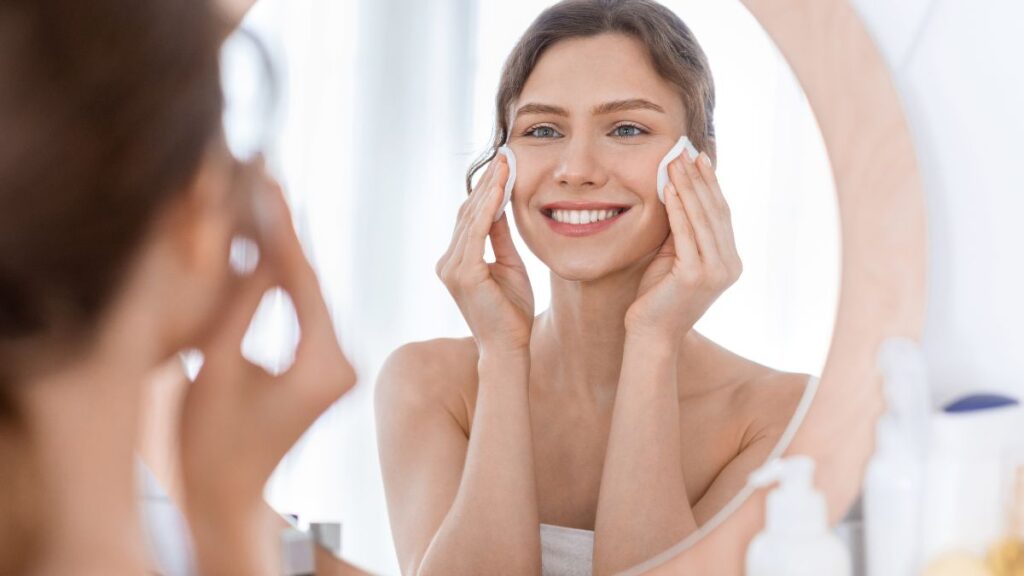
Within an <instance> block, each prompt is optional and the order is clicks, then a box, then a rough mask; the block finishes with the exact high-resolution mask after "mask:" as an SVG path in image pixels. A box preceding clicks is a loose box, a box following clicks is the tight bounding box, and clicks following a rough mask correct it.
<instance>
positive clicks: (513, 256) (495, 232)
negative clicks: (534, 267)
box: [490, 214, 526, 268]
mask: <svg viewBox="0 0 1024 576" xmlns="http://www.w3.org/2000/svg"><path fill="white" fill-rule="evenodd" d="M490 236H491V248H492V249H493V250H494V261H495V263H497V264H501V265H502V266H509V267H515V268H525V267H526V265H525V264H524V263H523V258H522V257H521V256H520V255H519V251H518V250H516V245H515V243H514V242H513V241H512V230H511V228H509V225H508V216H507V215H504V214H502V216H501V218H499V219H498V221H497V222H495V223H494V225H493V226H491V232H490Z"/></svg>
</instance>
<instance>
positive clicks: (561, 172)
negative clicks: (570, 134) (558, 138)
mask: <svg viewBox="0 0 1024 576" xmlns="http://www.w3.org/2000/svg"><path fill="white" fill-rule="evenodd" d="M554 176H555V180H556V181H557V182H558V185H559V186H560V187H563V188H569V189H572V190H581V189H594V188H600V187H602V186H604V184H605V182H606V181H607V179H608V173H607V171H606V170H605V169H604V166H603V164H602V162H601V159H600V158H599V157H598V156H597V155H596V154H595V150H594V144H593V143H592V142H590V141H588V140H587V139H584V138H573V139H571V140H570V141H569V142H568V143H566V146H565V147H564V148H563V149H562V153H561V157H560V158H559V161H558V167H557V168H556V169H555V174H554Z"/></svg>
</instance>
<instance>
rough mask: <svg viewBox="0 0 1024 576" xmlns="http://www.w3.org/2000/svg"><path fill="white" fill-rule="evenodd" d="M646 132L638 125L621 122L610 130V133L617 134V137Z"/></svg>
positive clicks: (639, 134)
mask: <svg viewBox="0 0 1024 576" xmlns="http://www.w3.org/2000/svg"><path fill="white" fill-rule="evenodd" d="M646 133H647V132H646V131H645V130H644V129H643V128H641V127H639V126H634V125H632V124H623V125H622V126H616V127H615V130H612V135H614V136H617V137H619V138H635V137H637V136H642V135H643V134H646Z"/></svg>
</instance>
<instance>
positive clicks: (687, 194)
mask: <svg viewBox="0 0 1024 576" xmlns="http://www.w3.org/2000/svg"><path fill="white" fill-rule="evenodd" d="M684 156H685V155H684ZM669 180H670V181H671V182H672V185H673V186H675V188H676V190H677V191H678V197H679V200H680V202H681V203H682V205H683V210H684V211H685V212H686V218H687V220H688V221H689V223H690V227H691V229H692V230H693V238H694V240H696V245H697V250H698V252H700V257H701V259H702V260H703V261H704V262H714V261H716V260H719V254H718V244H717V241H716V239H715V234H714V232H713V231H712V229H711V221H710V218H709V217H708V214H707V212H706V211H705V210H704V205H703V204H701V202H700V200H699V199H698V198H697V191H696V189H695V187H694V184H693V180H691V178H690V176H689V175H688V173H687V172H685V171H684V170H683V169H682V168H680V167H679V165H678V164H676V163H674V162H673V164H672V166H670V167H669Z"/></svg>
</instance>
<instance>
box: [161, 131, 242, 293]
mask: <svg viewBox="0 0 1024 576" xmlns="http://www.w3.org/2000/svg"><path fill="white" fill-rule="evenodd" d="M234 167H235V164H234V161H233V160H232V159H231V157H230V155H229V154H228V152H227V150H226V148H224V147H223V145H220V146H217V145H215V146H211V149H210V151H208V152H207V153H206V154H205V155H204V157H203V160H202V162H201V163H200V166H199V169H198V170H197V171H196V174H195V176H194V177H193V178H192V181H191V182H190V183H189V185H188V186H187V188H186V189H185V190H184V191H183V192H182V193H181V194H178V195H177V196H176V197H175V198H174V199H173V200H172V201H171V205H170V206H168V208H167V210H166V212H165V215H166V217H165V218H164V219H163V222H161V225H160V226H159V228H160V231H161V234H162V236H163V237H164V240H166V241H167V242H168V243H169V244H170V248H171V253H172V254H173V255H174V259H175V261H176V264H177V268H178V269H179V272H182V273H184V274H186V275H188V276H189V277H190V278H191V279H192V280H199V281H200V283H201V284H207V283H208V282H209V281H210V280H214V279H216V278H220V277H221V276H223V275H224V274H225V273H226V268H227V267H228V254H229V252H230V246H231V239H232V238H233V236H234V234H235V230H236V229H237V228H238V220H239V218H238V213H239V206H238V204H239V203H238V201H237V200H238V199H235V198H233V194H232V192H233V191H234V190H233V188H234V186H233V183H234V174H235V168H234Z"/></svg>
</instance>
